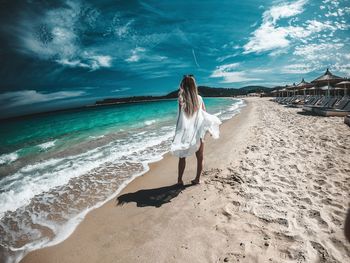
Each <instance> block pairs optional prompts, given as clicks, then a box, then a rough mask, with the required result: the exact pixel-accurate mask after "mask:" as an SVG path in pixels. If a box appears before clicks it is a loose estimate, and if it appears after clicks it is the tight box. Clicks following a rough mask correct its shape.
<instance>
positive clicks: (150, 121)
mask: <svg viewBox="0 0 350 263" xmlns="http://www.w3.org/2000/svg"><path fill="white" fill-rule="evenodd" d="M154 123H156V120H149V121H145V124H146V125H147V126H149V125H152V124H154Z"/></svg>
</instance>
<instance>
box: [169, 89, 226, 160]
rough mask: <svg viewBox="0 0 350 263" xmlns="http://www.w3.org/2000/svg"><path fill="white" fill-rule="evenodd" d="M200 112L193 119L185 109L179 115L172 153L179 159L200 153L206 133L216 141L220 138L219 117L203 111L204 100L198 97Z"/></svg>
mask: <svg viewBox="0 0 350 263" xmlns="http://www.w3.org/2000/svg"><path fill="white" fill-rule="evenodd" d="M198 100H199V105H200V107H199V110H197V111H196V112H195V113H194V114H193V115H192V116H191V117H188V116H187V115H186V114H185V112H184V111H183V109H182V108H181V110H180V111H179V113H178V118H177V123H176V129H175V136H174V139H173V142H172V144H171V149H170V152H171V153H172V154H173V155H175V156H177V157H179V158H182V157H188V156H190V155H192V154H194V153H195V152H197V151H198V149H199V147H200V140H201V139H202V140H203V139H204V136H205V133H206V132H207V131H209V133H210V134H211V135H212V136H213V138H214V139H217V138H219V133H220V131H219V125H220V124H221V121H220V120H219V118H218V117H216V116H214V115H211V114H209V113H207V112H206V111H204V110H203V109H202V107H203V105H202V104H204V103H203V99H202V97H201V96H199V95H198Z"/></svg>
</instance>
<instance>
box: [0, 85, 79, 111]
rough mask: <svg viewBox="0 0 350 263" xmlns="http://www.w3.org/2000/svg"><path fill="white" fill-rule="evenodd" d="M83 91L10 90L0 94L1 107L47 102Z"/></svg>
mask: <svg viewBox="0 0 350 263" xmlns="http://www.w3.org/2000/svg"><path fill="white" fill-rule="evenodd" d="M85 94H86V92H85V91H58V92H52V93H41V92H38V91H36V90H20V91H10V92H5V93H2V94H0V102H1V108H3V109H6V108H12V107H17V106H23V105H31V104H34V103H39V102H48V101H54V100H61V99H67V98H73V97H79V96H82V95H85Z"/></svg>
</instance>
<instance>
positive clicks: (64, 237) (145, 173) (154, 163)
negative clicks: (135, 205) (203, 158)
mask: <svg viewBox="0 0 350 263" xmlns="http://www.w3.org/2000/svg"><path fill="white" fill-rule="evenodd" d="M240 100H242V99H240ZM242 101H243V107H242V106H239V108H238V109H239V112H238V113H236V114H235V115H234V116H233V117H231V118H230V119H226V120H224V121H223V124H222V125H221V127H222V126H225V124H226V123H227V122H230V121H231V120H232V119H233V118H235V117H237V116H239V115H241V114H242V111H244V110H245V108H246V107H247V102H246V101H245V100H244V99H243V100H242ZM102 106H103V105H102ZM207 137H208V136H207ZM211 141H215V140H213V139H211ZM172 158H174V157H173V156H172V155H171V154H170V153H169V152H167V153H165V154H164V155H163V156H162V158H161V159H160V160H155V161H152V162H150V163H148V164H147V166H148V169H147V170H145V171H143V172H141V173H139V174H136V175H134V176H133V177H131V178H130V179H129V180H127V181H125V182H124V183H123V184H122V185H121V186H120V188H119V189H118V190H117V191H116V192H115V194H113V196H111V197H110V198H108V199H107V200H105V201H103V202H100V203H98V204H96V205H94V206H93V207H91V208H90V209H89V210H87V211H84V212H82V213H81V214H79V215H77V216H76V218H79V220H77V223H76V224H74V226H71V227H69V229H70V230H68V231H65V232H64V233H61V235H59V236H62V237H60V238H59V239H58V240H57V241H56V240H55V241H54V242H52V244H49V245H47V246H44V247H42V248H38V249H34V250H32V251H30V252H29V254H30V253H32V252H36V251H40V250H42V249H46V248H50V247H54V246H57V245H59V244H61V243H62V242H65V241H66V240H67V239H69V238H70V236H71V235H72V234H73V233H74V232H75V231H76V229H77V228H78V227H79V225H80V224H81V223H82V222H84V221H85V219H86V216H87V215H88V214H90V213H94V211H95V210H98V209H100V208H101V207H103V206H104V205H106V204H107V203H109V202H113V199H115V198H116V197H117V196H119V195H121V194H123V193H124V192H127V191H128V189H129V185H130V184H134V183H135V182H134V181H135V180H138V178H140V177H144V176H146V177H149V176H152V175H151V174H152V171H153V169H155V168H154V167H158V165H159V164H158V163H162V162H165V163H167V162H168V159H172ZM192 158H193V157H192ZM176 160H177V159H176ZM175 167H177V166H176V165H175ZM174 171H175V172H176V168H175V169H174ZM149 173H150V175H148V174H149ZM173 179H174V180H175V181H176V178H173ZM147 180H148V179H147ZM152 180H155V179H152ZM142 181H143V180H142ZM175 181H174V182H175ZM138 184H140V185H143V184H144V183H143V182H141V183H138ZM80 218H81V219H80ZM71 229H73V230H71ZM67 233H68V234H67ZM21 262H22V261H21Z"/></svg>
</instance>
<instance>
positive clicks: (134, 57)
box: [125, 47, 146, 62]
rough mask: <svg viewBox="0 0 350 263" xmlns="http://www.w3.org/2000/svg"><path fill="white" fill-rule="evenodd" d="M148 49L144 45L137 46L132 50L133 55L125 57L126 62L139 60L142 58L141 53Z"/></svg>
mask: <svg viewBox="0 0 350 263" xmlns="http://www.w3.org/2000/svg"><path fill="white" fill-rule="evenodd" d="M145 51H146V49H144V48H142V47H137V48H135V49H133V50H131V56H130V57H128V58H127V59H125V61H126V62H137V61H139V60H140V58H141V53H143V52H145Z"/></svg>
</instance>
